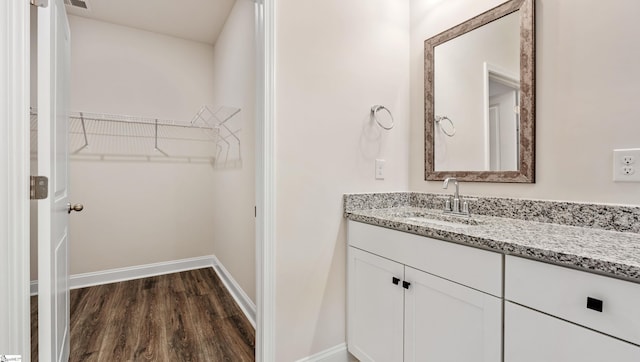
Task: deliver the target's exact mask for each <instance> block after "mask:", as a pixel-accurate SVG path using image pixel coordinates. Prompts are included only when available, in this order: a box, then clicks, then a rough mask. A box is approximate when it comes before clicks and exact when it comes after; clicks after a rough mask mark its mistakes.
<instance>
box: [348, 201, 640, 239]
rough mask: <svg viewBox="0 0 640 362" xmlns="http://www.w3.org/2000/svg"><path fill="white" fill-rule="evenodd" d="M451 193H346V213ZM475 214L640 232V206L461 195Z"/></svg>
mask: <svg viewBox="0 0 640 362" xmlns="http://www.w3.org/2000/svg"><path fill="white" fill-rule="evenodd" d="M449 196H450V194H433V193H417V192H387V193H368V194H345V195H344V212H345V215H346V214H348V213H350V212H354V211H358V210H371V209H388V208H397V207H407V206H408V207H419V208H426V209H442V208H443V207H444V203H445V200H447V199H448V198H449ZM462 198H463V199H464V200H467V201H468V202H469V211H470V212H471V214H472V215H485V216H494V217H505V218H511V219H519V220H525V221H535V222H542V223H553V224H560V225H568V226H578V227H590V228H597V229H602V230H610V231H619V232H631V233H640V207H639V206H623V205H608V204H589V203H577V202H562V201H545V200H528V199H512V198H498V197H476V196H468V197H465V196H462Z"/></svg>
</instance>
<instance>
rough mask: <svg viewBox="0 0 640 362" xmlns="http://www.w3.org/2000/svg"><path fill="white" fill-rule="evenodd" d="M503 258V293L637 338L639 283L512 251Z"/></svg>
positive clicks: (626, 337)
mask: <svg viewBox="0 0 640 362" xmlns="http://www.w3.org/2000/svg"><path fill="white" fill-rule="evenodd" d="M505 263H506V264H505V299H507V300H510V301H513V302H516V303H519V304H522V305H525V306H528V307H530V308H533V309H537V310H539V311H542V312H544V313H548V314H551V315H553V316H557V317H559V318H562V319H566V320H568V321H571V322H574V323H577V324H580V325H583V326H586V327H589V328H592V329H594V330H597V331H601V332H603V333H606V334H609V335H612V336H615V337H618V338H620V339H623V340H626V341H629V342H632V343H636V344H640V308H638V303H639V302H640V284H636V283H632V282H627V281H623V280H619V279H615V278H609V277H605V276H601V275H596V274H591V273H588V272H583V271H579V270H574V269H569V268H565V267H560V266H555V265H550V264H545V263H541V262H536V261H532V260H528V259H523V258H519V257H514V256H507V257H506V262H505ZM588 298H591V299H592V300H591V301H590V302H588ZM598 301H602V305H601V309H602V311H601V312H600V311H597V309H599V305H598V304H599V303H598ZM588 305H589V307H590V308H591V309H590V308H588Z"/></svg>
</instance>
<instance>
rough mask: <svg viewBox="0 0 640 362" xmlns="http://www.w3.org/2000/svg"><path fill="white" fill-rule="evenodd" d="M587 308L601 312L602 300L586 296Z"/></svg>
mask: <svg viewBox="0 0 640 362" xmlns="http://www.w3.org/2000/svg"><path fill="white" fill-rule="evenodd" d="M587 309H591V310H595V311H596V312H602V300H600V299H596V298H591V297H587Z"/></svg>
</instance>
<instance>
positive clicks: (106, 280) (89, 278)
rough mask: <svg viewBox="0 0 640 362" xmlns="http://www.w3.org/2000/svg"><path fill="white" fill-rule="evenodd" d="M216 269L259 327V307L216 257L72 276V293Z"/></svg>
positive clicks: (35, 283) (34, 286)
mask: <svg viewBox="0 0 640 362" xmlns="http://www.w3.org/2000/svg"><path fill="white" fill-rule="evenodd" d="M201 268H213V270H214V272H216V274H218V277H220V280H221V281H222V283H223V284H224V286H225V287H226V288H227V290H228V291H229V294H231V296H232V297H233V299H234V300H235V301H236V303H238V306H239V307H240V309H241V310H242V312H243V313H244V315H245V316H247V319H249V322H250V323H251V325H252V326H253V327H254V328H255V326H256V306H255V304H254V303H253V301H251V298H249V296H247V293H245V291H244V290H243V289H242V287H240V285H239V284H238V283H237V282H236V281H235V279H234V278H233V276H232V275H231V274H230V273H229V271H227V269H226V268H225V267H224V265H222V263H220V261H219V260H218V258H216V257H215V256H214V255H207V256H200V257H196V258H189V259H180V260H171V261H165V262H160V263H153V264H145V265H136V266H132V267H126V268H117V269H108V270H103V271H99V272H93V273H84V274H75V275H72V276H70V278H69V279H70V289H78V288H85V287H91V286H95V285H103V284H110V283H117V282H123V281H126V280H134V279H140V278H147V277H153V276H158V275H164V274H171V273H178V272H182V271H187V270H194V269H201ZM30 287H31V295H37V294H38V281H37V280H33V281H31V283H30Z"/></svg>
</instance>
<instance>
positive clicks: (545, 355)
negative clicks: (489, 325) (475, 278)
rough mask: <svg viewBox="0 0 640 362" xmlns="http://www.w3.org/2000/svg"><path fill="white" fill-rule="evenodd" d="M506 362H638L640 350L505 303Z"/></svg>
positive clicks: (605, 336) (588, 330)
mask: <svg viewBox="0 0 640 362" xmlns="http://www.w3.org/2000/svg"><path fill="white" fill-rule="evenodd" d="M504 321H505V327H504V328H505V329H504V361H505V362H539V361H562V362H603V361H612V362H613V361H615V362H637V361H640V347H638V346H635V345H633V344H631V343H627V342H624V341H621V340H619V339H616V338H613V337H609V336H607V335H604V334H601V333H598V332H595V331H592V330H590V329H587V328H584V327H580V326H578V325H575V324H572V323H569V322H565V321H563V320H560V319H558V318H554V317H551V316H548V315H546V314H543V313H540V312H536V311H534V310H531V309H529V308H525V307H521V306H519V305H517V304H513V303H510V302H507V303H505V315H504Z"/></svg>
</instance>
